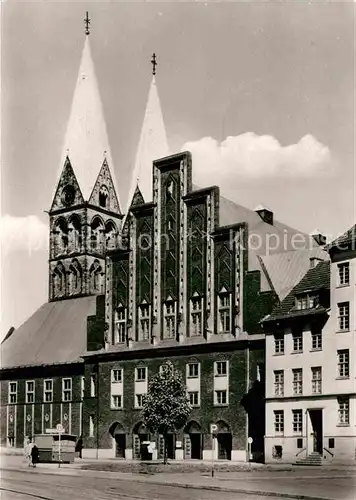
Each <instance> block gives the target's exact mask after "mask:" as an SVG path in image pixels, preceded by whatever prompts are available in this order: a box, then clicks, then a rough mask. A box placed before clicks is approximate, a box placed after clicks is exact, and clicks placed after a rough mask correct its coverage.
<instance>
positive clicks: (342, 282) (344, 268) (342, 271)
mask: <svg viewBox="0 0 356 500" xmlns="http://www.w3.org/2000/svg"><path fill="white" fill-rule="evenodd" d="M337 269H338V271H339V286H346V285H349V284H350V264H349V262H344V263H343V264H338V266H337Z"/></svg>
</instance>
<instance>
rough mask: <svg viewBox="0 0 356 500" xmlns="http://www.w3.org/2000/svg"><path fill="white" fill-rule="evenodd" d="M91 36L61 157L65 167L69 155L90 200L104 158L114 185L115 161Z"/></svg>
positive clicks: (78, 80) (87, 43)
mask: <svg viewBox="0 0 356 500" xmlns="http://www.w3.org/2000/svg"><path fill="white" fill-rule="evenodd" d="M85 22H86V34H88V31H89V24H88V22H89V23H90V20H89V17H88V18H86V19H85ZM89 38H90V37H89V36H86V37H85V43H84V49H83V53H82V59H81V63H80V68H79V74H78V79H77V83H76V87H75V91H74V97H73V101H72V107H71V111H70V118H69V121H68V126H67V131H66V135H65V141H64V148H63V150H64V152H65V153H63V154H62V158H61V170H62V168H63V164H64V159H65V157H66V156H68V158H69V160H70V162H71V165H72V167H73V170H74V173H75V175H76V178H77V180H78V184H79V187H80V189H81V192H82V194H83V197H84V200H86V201H87V200H89V198H90V194H91V192H92V190H93V187H94V184H95V181H96V179H97V177H98V174H99V172H100V169H101V167H102V165H103V162H104V159H106V160H107V163H108V165H109V168H110V172H111V176H112V178H113V183H114V187H115V190H116V194H117V195H118V191H117V184H116V182H115V178H114V168H113V162H112V158H111V154H110V147H109V140H108V136H107V131H106V125H105V119H104V114H103V109H102V103H101V99H100V95H99V90H98V84H97V80H96V76H95V70H94V64H93V60H92V56H91V51H90V42H89Z"/></svg>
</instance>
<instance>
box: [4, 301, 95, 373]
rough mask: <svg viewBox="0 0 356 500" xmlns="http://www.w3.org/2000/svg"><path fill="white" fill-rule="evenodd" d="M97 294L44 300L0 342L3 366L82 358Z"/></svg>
mask: <svg viewBox="0 0 356 500" xmlns="http://www.w3.org/2000/svg"><path fill="white" fill-rule="evenodd" d="M95 312H96V297H83V298H78V299H70V300H61V301H58V302H48V303H46V304H43V305H42V306H41V307H40V308H39V309H38V310H37V311H36V312H35V313H34V314H33V315H32V316H31V317H30V318H29V319H28V320H27V321H26V322H25V323H24V324H23V325H21V326H20V327H19V328H18V329H17V330H15V331H14V332H13V333H12V335H10V336H9V337H8V338H7V339H6V340H5V341H3V342H2V344H1V350H0V353H1V368H2V369H4V368H10V367H17V366H31V365H44V364H46V365H48V364H59V363H71V362H75V361H81V360H80V356H81V354H82V353H83V352H85V350H86V347H87V345H86V344H87V343H86V341H87V317H88V316H90V315H93V314H95Z"/></svg>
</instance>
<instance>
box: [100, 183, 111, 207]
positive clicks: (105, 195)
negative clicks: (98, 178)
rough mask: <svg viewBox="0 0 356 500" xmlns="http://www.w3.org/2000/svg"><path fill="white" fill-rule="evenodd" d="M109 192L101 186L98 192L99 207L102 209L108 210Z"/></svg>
mask: <svg viewBox="0 0 356 500" xmlns="http://www.w3.org/2000/svg"><path fill="white" fill-rule="evenodd" d="M108 201H109V191H108V188H107V187H106V186H101V188H100V191H99V205H100V206H101V207H103V208H108Z"/></svg>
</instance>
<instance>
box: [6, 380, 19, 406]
mask: <svg viewBox="0 0 356 500" xmlns="http://www.w3.org/2000/svg"><path fill="white" fill-rule="evenodd" d="M8 401H9V404H16V403H17V382H9V399H8Z"/></svg>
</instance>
